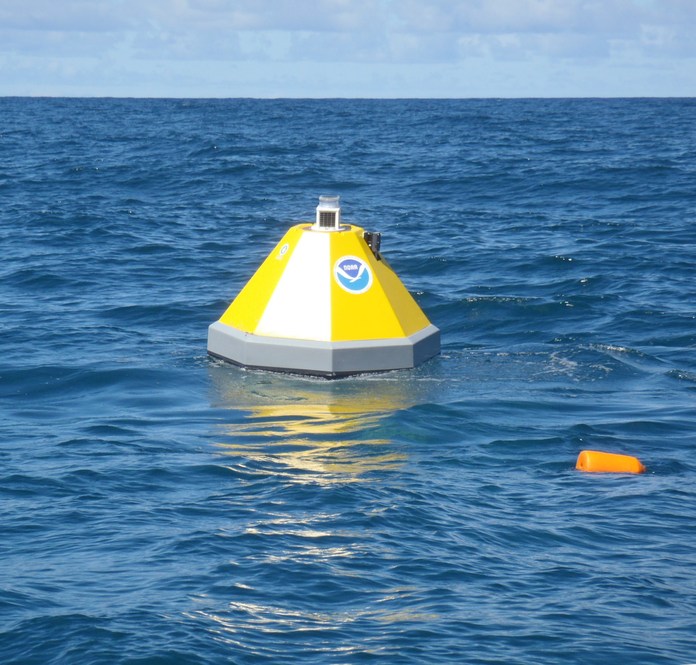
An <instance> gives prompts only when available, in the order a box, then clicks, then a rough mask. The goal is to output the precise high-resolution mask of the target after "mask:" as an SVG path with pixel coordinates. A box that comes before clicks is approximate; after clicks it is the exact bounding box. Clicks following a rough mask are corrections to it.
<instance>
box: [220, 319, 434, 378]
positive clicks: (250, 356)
mask: <svg viewBox="0 0 696 665" xmlns="http://www.w3.org/2000/svg"><path fill="white" fill-rule="evenodd" d="M208 353H209V354H210V355H211V356H215V357H216V358H221V359H222V360H227V361H228V362H231V363H234V364H235V365H241V366H242V367H250V368H253V369H268V370H274V371H280V372H292V373H294V374H310V375H313V376H323V377H325V378H329V379H336V378H339V377H343V376H349V375H351V374H362V373H363V372H385V371H388V370H392V369H411V368H413V367H416V365H420V364H421V363H422V362H425V361H426V360H428V359H429V358H432V357H433V356H436V355H437V354H438V353H440V330H439V329H438V328H436V327H435V326H434V325H432V324H431V325H428V326H427V327H425V328H423V330H420V331H418V332H417V333H414V334H413V335H411V336H409V337H402V338H397V339H376V340H363V341H357V342H316V341H311V340H301V339H285V338H281V337H262V336H260V335H252V334H250V333H245V332H242V331H240V330H237V329H236V328H232V327H230V326H227V325H225V324H224V323H220V321H216V322H215V323H213V324H212V325H211V326H210V327H209V328H208Z"/></svg>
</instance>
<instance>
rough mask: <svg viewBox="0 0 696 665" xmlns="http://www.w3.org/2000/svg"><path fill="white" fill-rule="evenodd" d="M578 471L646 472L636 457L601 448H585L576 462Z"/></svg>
mask: <svg viewBox="0 0 696 665" xmlns="http://www.w3.org/2000/svg"><path fill="white" fill-rule="evenodd" d="M575 468H576V469H577V470H578V471H588V472H594V473H644V472H645V467H644V466H643V464H642V463H641V462H640V460H639V459H638V458H636V457H632V456H631V455H617V454H616V453H604V452H601V451H599V450H583V451H582V452H581V453H580V454H579V455H578V461H577V463H576V464H575Z"/></svg>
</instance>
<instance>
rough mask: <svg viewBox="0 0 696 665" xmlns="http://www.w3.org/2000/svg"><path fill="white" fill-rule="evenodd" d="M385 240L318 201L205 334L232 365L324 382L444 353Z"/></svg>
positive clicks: (329, 202) (331, 201)
mask: <svg viewBox="0 0 696 665" xmlns="http://www.w3.org/2000/svg"><path fill="white" fill-rule="evenodd" d="M380 243H381V235H380V234H379V233H369V232H366V231H365V230H364V229H362V228H361V227H359V226H355V225H353V224H346V223H343V222H342V220H341V208H340V206H339V197H338V196H321V197H319V205H318V206H317V208H316V217H315V221H314V223H313V224H312V223H307V222H305V223H302V224H296V225H295V226H292V227H291V228H290V229H289V230H288V232H287V233H286V234H285V235H284V236H283V238H282V239H281V240H280V242H279V243H278V244H277V245H276V246H275V248H274V249H273V250H272V251H271V253H270V254H269V255H268V257H267V258H266V260H265V261H264V262H263V263H262V264H261V266H260V267H259V269H258V270H257V271H256V273H255V274H254V275H253V276H252V278H251V279H250V280H249V281H248V282H247V284H246V286H245V287H244V288H243V289H242V290H241V291H240V293H239V295H238V296H237V297H236V298H235V300H234V301H233V302H232V304H231V305H230V306H229V307H228V308H227V310H226V311H225V313H224V314H223V315H222V316H221V317H220V320H219V321H216V322H215V323H213V324H212V325H211V326H210V327H209V329H208V353H209V354H210V355H212V356H216V357H218V358H222V359H223V360H227V361H229V362H232V363H235V364H237V365H241V366H243V367H251V368H258V369H270V370H278V371H285V372H293V373H300V374H310V375H316V376H323V377H327V378H337V377H342V376H348V375H350V374H359V373H363V372H382V371H386V370H393V369H408V368H412V367H415V366H417V365H419V364H421V363H422V362H424V361H426V360H428V359H429V358H432V357H433V356H436V355H437V354H438V353H439V352H440V331H439V329H438V328H436V327H435V326H434V325H433V324H432V323H430V321H429V320H428V318H427V317H426V316H425V314H424V313H423V311H422V310H421V308H420V307H419V306H418V304H417V303H416V301H415V300H414V299H413V297H412V296H411V294H410V293H409V292H408V291H407V289H406V287H405V286H404V285H403V284H402V282H401V280H400V279H399V278H398V276H397V275H396V273H395V272H394V271H393V270H392V269H391V267H390V266H389V264H388V263H387V262H386V260H385V259H384V258H383V256H382V255H381V253H380Z"/></svg>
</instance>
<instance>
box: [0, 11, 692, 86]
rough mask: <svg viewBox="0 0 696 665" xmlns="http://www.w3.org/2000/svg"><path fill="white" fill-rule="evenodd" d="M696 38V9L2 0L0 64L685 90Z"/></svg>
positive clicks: (15, 75)
mask: <svg viewBox="0 0 696 665" xmlns="http://www.w3.org/2000/svg"><path fill="white" fill-rule="evenodd" d="M695 32H696V2H694V0H302V1H298V0H60V2H57V1H56V0H2V2H1V3H0V65H2V68H3V78H4V80H5V81H10V80H12V81H17V80H20V78H21V77H25V78H27V79H31V75H30V73H31V72H32V71H33V72H34V75H35V76H36V77H38V78H39V79H40V80H42V81H43V80H55V82H56V85H58V84H60V82H61V81H63V80H66V81H67V80H69V81H70V82H71V84H72V82H75V85H78V83H77V82H78V81H79V80H80V76H81V75H82V76H83V77H84V80H85V81H90V82H91V81H94V80H100V86H102V85H106V86H108V85H109V84H111V85H114V86H126V87H127V86H128V84H129V82H130V81H137V82H139V83H138V85H140V84H141V83H142V85H143V86H147V81H148V78H147V77H151V85H150V86H149V87H148V90H149V89H152V88H153V87H155V86H156V87H157V90H164V89H165V83H166V82H170V83H169V85H174V86H175V87H174V88H173V89H172V94H177V92H178V90H179V87H178V82H179V81H180V80H182V79H183V78H184V77H185V78H186V80H187V81H190V82H191V83H190V85H191V89H192V90H194V89H195V91H196V93H197V94H198V91H203V92H202V93H201V94H204V90H205V89H211V90H215V91H217V90H218V89H219V88H220V87H221V86H222V85H223V84H224V85H227V83H229V86H231V87H232V89H233V94H240V93H238V91H237V88H235V87H234V85H235V82H239V81H243V82H244V85H245V86H247V87H246V88H245V89H246V90H249V91H250V94H261V92H260V91H262V90H263V89H267V90H268V92H267V94H269V95H274V94H276V91H277V90H280V89H282V90H284V91H288V90H291V87H289V86H291V85H296V86H299V87H303V89H305V90H309V89H310V86H311V82H310V81H309V78H310V77H311V76H312V74H309V73H307V74H306V75H305V76H303V74H302V72H322V76H325V77H326V80H330V79H331V74H330V72H331V71H332V70H333V71H336V72H340V76H342V77H344V78H346V77H348V78H347V79H346V80H349V81H350V82H351V84H354V85H356V86H358V85H359V81H363V84H362V85H363V86H364V89H365V90H368V89H369V90H370V91H374V90H378V91H379V90H387V89H388V90H389V91H390V94H394V93H393V90H395V89H396V87H398V86H399V85H402V83H400V81H401V82H403V81H406V80H412V79H413V77H416V76H418V77H421V78H420V79H419V80H421V81H422V82H423V86H424V88H423V90H424V91H425V92H427V93H428V94H430V93H429V91H431V90H435V89H436V88H437V86H438V85H440V86H442V87H443V90H445V91H446V92H443V94H455V95H456V94H457V90H459V89H461V90H464V94H466V93H467V92H468V91H469V90H474V89H475V90H476V91H480V90H483V89H485V87H482V85H479V80H482V79H483V78H484V77H485V76H486V71H489V72H496V73H495V75H493V74H491V76H492V77H493V78H492V79H491V80H493V79H494V78H495V80H498V81H501V82H502V84H501V85H503V86H505V85H509V84H512V83H514V82H515V81H516V80H517V78H518V77H519V72H520V71H525V67H526V71H529V72H534V73H536V72H553V76H555V77H556V80H557V79H558V78H561V77H562V76H563V72H564V71H570V70H569V69H567V68H568V67H576V68H577V67H582V68H586V69H584V70H583V74H582V77H578V78H577V79H576V80H582V81H586V80H587V81H589V80H591V79H592V77H595V78H596V79H597V80H599V78H598V77H602V76H603V77H605V78H606V77H607V76H608V74H607V72H610V71H611V72H612V76H613V77H614V78H616V77H617V76H618V77H620V76H621V75H622V72H625V71H626V70H627V69H628V68H632V69H633V70H636V71H643V72H644V74H642V75H643V76H644V77H646V78H647V76H648V75H649V73H650V72H653V73H654V80H655V81H657V80H658V77H661V79H662V80H664V78H665V71H675V72H676V70H679V72H680V74H679V76H680V78H679V79H677V77H676V74H675V80H679V81H680V85H681V86H682V88H683V86H684V85H687V86H688V85H690V81H692V80H694V79H696V74H694V75H692V74H690V72H691V71H694V72H696V67H695V66H694V63H693V59H694V58H696V40H694V39H693V37H692V35H693V34H694V33H695ZM518 65H519V66H518ZM597 65H601V69H602V70H603V71H604V73H601V72H600V67H598V66H597ZM670 68H671V69H670ZM575 71H576V73H577V72H578V71H579V70H577V69H576V70H575ZM20 72H21V77H20ZM48 72H50V73H51V76H52V77H53V79H51V78H50V77H49V75H48V74H47V73H48ZM259 72H262V75H261V74H258V75H255V74H257V73H259ZM411 72H413V73H411ZM452 72H457V76H459V77H460V79H458V80H459V81H460V88H457V89H455V88H451V87H450V86H448V81H449V79H450V78H451V76H452ZM100 75H101V77H100ZM534 75H536V74H534ZM274 76H275V77H277V78H279V77H284V78H283V80H282V81H280V80H278V81H276V82H275V83H274ZM549 76H552V74H549ZM635 76H639V74H635ZM375 77H377V78H375ZM462 77H463V78H462ZM467 77H468V78H467ZM496 77H497V78H496ZM474 78H476V85H475V86H473V84H472V83H471V81H472V80H473V79H474ZM377 80H379V83H376V81H377ZM538 80H539V81H540V83H539V86H541V85H542V82H541V78H539V79H538ZM549 80H550V79H549ZM172 81H174V82H175V83H174V84H172V83H171V82H172ZM634 81H635V82H634V83H633V84H632V86H633V87H632V88H631V90H635V89H639V87H640V79H638V78H636V79H634ZM198 82H200V86H199V85H198ZM685 82H686V83H685ZM90 84H91V83H90ZM204 85H207V86H208V88H205V87H204ZM264 85H265V86H267V87H266V88H263V86H264ZM583 85H584V83H583ZM603 85H604V87H603V88H602V90H606V89H607V86H608V84H606V83H605V84H603ZM660 85H661V86H662V83H660ZM694 85H696V80H695V81H694ZM387 86H388V87H387ZM461 86H463V87H461ZM320 87H321V86H320ZM682 88H679V89H680V90H681V89H682ZM6 89H7V86H5V87H4V88H3V87H0V94H1V93H2V92H3V90H6ZM52 89H53V88H52ZM100 89H101V88H100ZM120 89H121V87H119V90H120ZM298 89H299V88H298ZM540 89H541V88H540ZM660 89H661V90H662V89H664V87H660ZM688 89H689V91H690V92H689V93H688V94H694V92H696V88H688ZM556 90H557V87H555V86H554V87H552V89H551V92H552V93H554V94H555V93H556ZM285 94H287V92H286V93H285ZM300 94H301V93H300ZM536 94H539V93H538V92H537V93H536ZM645 94H649V92H648V91H646V92H645ZM684 94H687V93H686V92H685V93H684Z"/></svg>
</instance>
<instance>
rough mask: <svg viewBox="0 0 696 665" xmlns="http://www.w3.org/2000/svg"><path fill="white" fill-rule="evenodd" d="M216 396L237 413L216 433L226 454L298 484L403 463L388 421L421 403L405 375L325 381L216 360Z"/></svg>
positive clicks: (216, 403)
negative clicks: (386, 427) (385, 423)
mask: <svg viewBox="0 0 696 665" xmlns="http://www.w3.org/2000/svg"><path fill="white" fill-rule="evenodd" d="M209 373H210V377H211V383H212V385H213V392H214V394H213V396H212V398H211V401H212V402H213V406H215V407H216V408H222V409H228V410H229V411H230V418H229V419H227V418H226V419H225V420H226V421H225V423H223V424H221V425H220V426H219V431H218V432H217V433H216V436H219V438H220V439H221V441H220V446H221V448H223V449H224V452H225V454H228V455H231V456H237V457H239V458H243V459H244V460H246V461H245V462H244V463H243V464H244V466H245V467H246V468H248V467H249V466H250V465H251V466H252V468H254V469H256V470H257V471H258V470H259V467H261V468H262V469H265V470H266V471H268V470H269V469H268V467H269V466H271V467H273V473H274V474H287V475H289V476H291V478H292V480H294V481H297V482H305V481H308V480H311V481H312V482H317V481H319V482H337V481H339V482H345V481H351V480H353V481H354V480H359V479H361V478H362V477H364V475H365V474H367V473H369V472H371V471H384V470H388V469H394V468H397V467H398V466H400V465H401V464H402V463H403V461H404V460H405V454H404V452H403V450H401V449H397V446H396V445H395V444H394V442H393V441H391V440H389V439H387V438H385V437H384V433H383V428H380V425H381V424H382V423H383V421H384V419H385V418H386V417H387V416H389V415H391V414H393V413H394V411H397V410H400V409H405V408H408V407H410V406H412V405H413V404H414V403H415V402H416V398H415V395H414V394H413V393H414V384H409V383H408V382H407V381H404V377H403V374H402V373H391V374H390V375H389V376H387V375H380V376H379V378H377V377H357V378H353V379H347V380H343V381H325V380H321V379H310V378H304V377H296V376H290V375H284V374H273V373H268V372H256V371H245V370H242V369H239V368H237V367H233V366H230V365H228V364H222V363H221V364H216V363H215V364H213V363H211V365H210V370H209Z"/></svg>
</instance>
